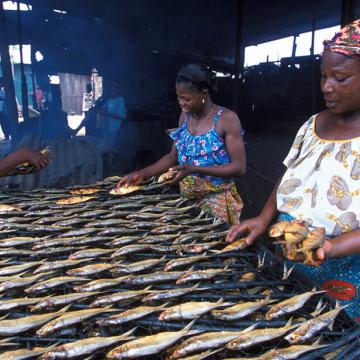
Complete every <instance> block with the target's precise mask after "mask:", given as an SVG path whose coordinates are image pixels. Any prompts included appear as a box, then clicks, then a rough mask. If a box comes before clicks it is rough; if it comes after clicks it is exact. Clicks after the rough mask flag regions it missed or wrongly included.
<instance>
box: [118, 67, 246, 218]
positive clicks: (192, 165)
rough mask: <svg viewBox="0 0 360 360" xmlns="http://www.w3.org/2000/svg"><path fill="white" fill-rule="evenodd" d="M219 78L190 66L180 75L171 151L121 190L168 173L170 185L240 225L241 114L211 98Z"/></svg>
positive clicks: (131, 177) (134, 175)
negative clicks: (171, 175)
mask: <svg viewBox="0 0 360 360" xmlns="http://www.w3.org/2000/svg"><path fill="white" fill-rule="evenodd" d="M214 91H216V77H215V74H214V72H213V71H211V70H210V69H209V67H207V66H202V65H198V64H189V65H187V66H184V67H183V68H181V69H180V71H179V72H178V75H177V78H176V94H177V99H178V102H179V105H180V107H181V110H182V113H181V115H180V120H179V128H178V129H177V130H175V131H173V132H172V133H170V136H171V138H172V139H173V140H174V144H173V146H172V149H171V151H170V152H169V153H168V154H166V155H165V156H163V157H162V158H161V159H160V160H159V161H157V162H156V163H155V164H153V165H150V166H148V167H146V168H144V169H142V170H139V171H135V172H133V173H131V174H129V175H127V176H125V177H124V178H123V179H122V180H121V181H120V182H119V184H118V186H124V185H125V186H126V185H130V184H138V183H140V182H141V181H142V180H143V179H145V178H148V177H151V176H153V175H159V174H161V173H163V172H166V171H167V170H168V169H169V168H171V169H172V170H173V171H176V176H175V177H174V179H173V180H172V181H169V182H168V184H176V183H180V190H181V193H182V194H183V195H184V196H187V197H189V198H191V199H193V201H195V202H196V203H197V204H198V205H200V206H201V207H202V208H204V209H205V210H207V211H210V212H211V213H212V214H213V215H215V216H216V217H218V218H221V219H223V220H224V221H226V222H228V223H231V224H235V223H238V222H239V217H240V214H241V209H242V207H243V203H242V201H241V198H240V196H239V194H238V193H237V191H236V187H235V185H234V182H233V180H232V178H233V177H235V176H241V175H243V174H244V173H245V170H246V157H245V147H244V142H243V139H242V136H241V124H240V121H239V119H238V117H237V115H236V114H235V113H234V112H233V111H231V110H228V109H225V108H224V107H221V106H219V105H216V104H214V103H213V101H212V100H211V93H212V92H214Z"/></svg>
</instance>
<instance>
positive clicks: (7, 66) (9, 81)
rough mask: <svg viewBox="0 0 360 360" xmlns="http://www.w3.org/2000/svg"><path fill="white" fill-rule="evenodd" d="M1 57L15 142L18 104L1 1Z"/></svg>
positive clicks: (17, 134) (9, 120)
mask: <svg viewBox="0 0 360 360" xmlns="http://www.w3.org/2000/svg"><path fill="white" fill-rule="evenodd" d="M0 56H1V69H2V73H3V82H4V86H5V92H6V95H5V106H6V120H7V121H8V123H9V128H10V135H11V138H12V140H13V141H14V142H18V141H19V119H18V110H17V104H16V95H15V87H14V81H13V74H12V68H11V61H10V53H9V42H8V33H7V26H6V17H5V11H4V6H3V2H2V1H0Z"/></svg>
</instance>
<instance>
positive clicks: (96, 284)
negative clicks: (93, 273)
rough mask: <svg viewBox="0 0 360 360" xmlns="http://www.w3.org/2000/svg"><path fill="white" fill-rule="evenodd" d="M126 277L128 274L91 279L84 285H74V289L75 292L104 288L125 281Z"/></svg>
mask: <svg viewBox="0 0 360 360" xmlns="http://www.w3.org/2000/svg"><path fill="white" fill-rule="evenodd" d="M128 277H129V275H126V276H122V277H119V278H115V279H98V280H93V281H90V282H88V283H86V284H84V285H78V286H75V287H74V290H75V291H77V292H83V291H84V292H88V291H95V290H100V289H104V288H108V287H111V286H115V285H118V284H121V283H122V282H125V279H127V278H128ZM78 279H80V278H78Z"/></svg>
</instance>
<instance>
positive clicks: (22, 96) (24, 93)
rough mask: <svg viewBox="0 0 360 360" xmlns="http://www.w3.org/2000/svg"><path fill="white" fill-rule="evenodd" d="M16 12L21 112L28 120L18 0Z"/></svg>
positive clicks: (26, 88)
mask: <svg viewBox="0 0 360 360" xmlns="http://www.w3.org/2000/svg"><path fill="white" fill-rule="evenodd" d="M16 14H17V31H18V38H19V50H20V74H21V99H22V113H23V118H24V122H25V123H28V122H29V97H28V87H27V80H26V75H25V67H24V56H23V39H22V24H21V11H20V2H19V0H18V1H17V2H16Z"/></svg>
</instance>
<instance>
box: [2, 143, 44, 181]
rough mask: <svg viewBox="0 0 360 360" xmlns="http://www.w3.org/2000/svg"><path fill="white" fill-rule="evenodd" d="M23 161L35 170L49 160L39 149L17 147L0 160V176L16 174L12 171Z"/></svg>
mask: <svg viewBox="0 0 360 360" xmlns="http://www.w3.org/2000/svg"><path fill="white" fill-rule="evenodd" d="M24 162H29V163H30V164H31V165H33V166H34V167H35V168H36V169H37V170H40V169H41V168H43V167H45V166H47V165H48V164H49V160H48V159H47V158H46V156H45V155H43V154H41V153H40V151H35V150H31V149H19V150H16V151H14V152H13V153H11V154H10V155H8V156H6V157H5V158H4V159H2V160H0V177H2V176H8V175H17V172H16V171H14V169H15V168H16V166H18V165H20V164H22V163H24Z"/></svg>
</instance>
